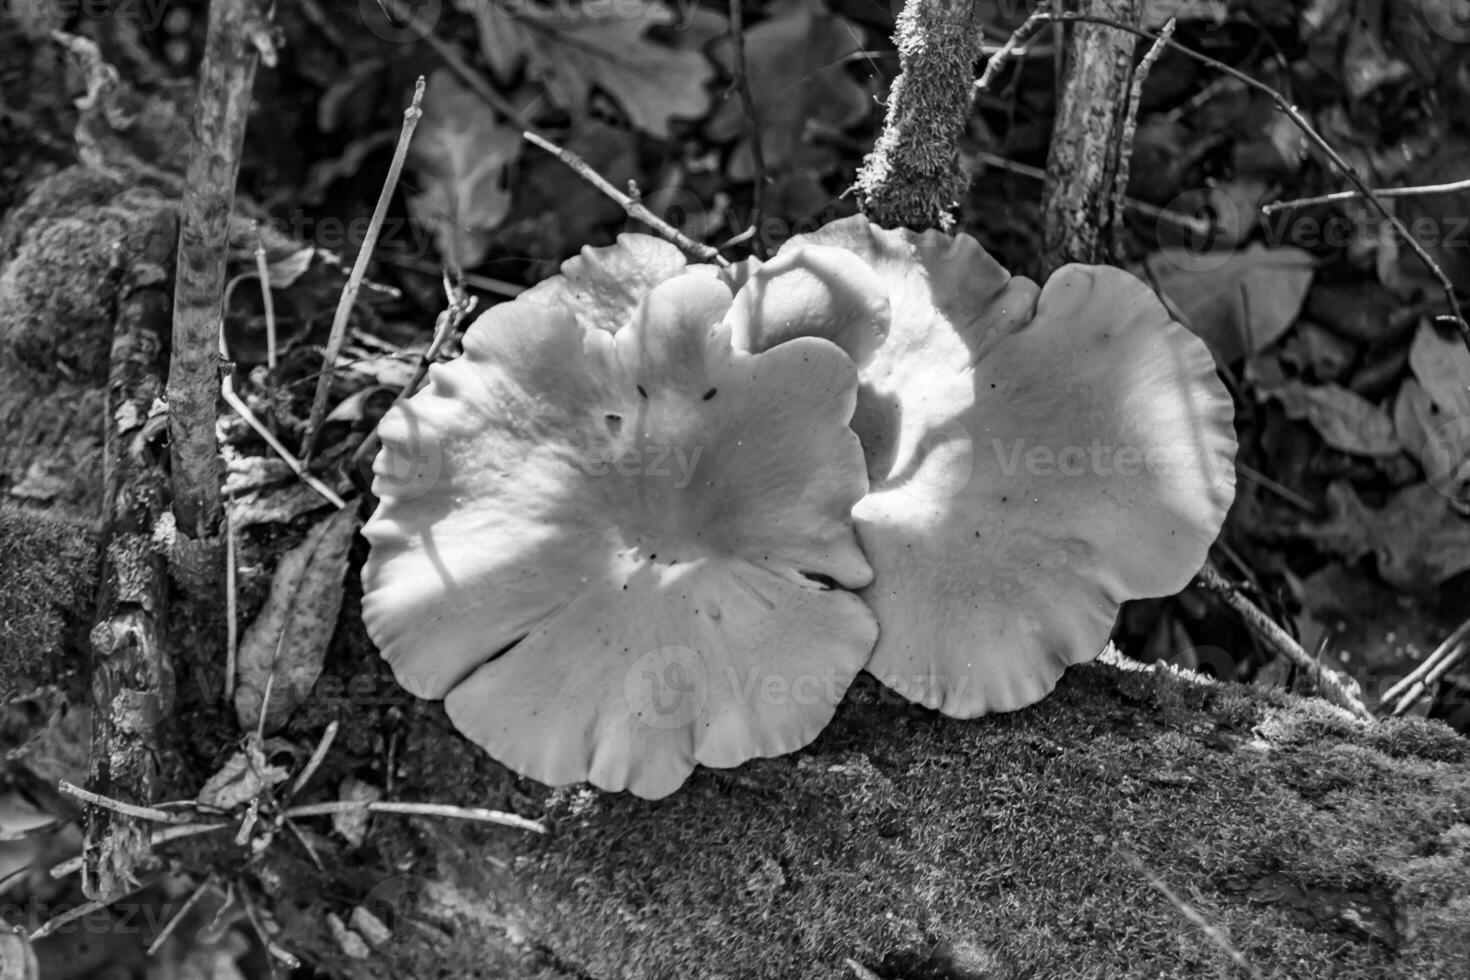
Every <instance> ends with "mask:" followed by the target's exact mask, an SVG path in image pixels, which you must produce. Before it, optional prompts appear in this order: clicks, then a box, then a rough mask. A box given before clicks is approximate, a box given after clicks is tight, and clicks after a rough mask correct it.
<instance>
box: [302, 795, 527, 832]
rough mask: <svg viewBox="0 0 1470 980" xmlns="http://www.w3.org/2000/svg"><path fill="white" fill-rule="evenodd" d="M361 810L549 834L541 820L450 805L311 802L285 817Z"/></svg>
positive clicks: (496, 811)
mask: <svg viewBox="0 0 1470 980" xmlns="http://www.w3.org/2000/svg"><path fill="white" fill-rule="evenodd" d="M357 810H367V811H368V812H369V813H402V814H408V815H410V816H419V817H444V818H447V819H450V820H476V821H479V822H480V823H493V824H498V825H499V826H501V827H513V828H515V829H516V830H528V831H531V832H532V833H536V834H544V833H546V825H545V824H543V823H541V822H540V821H537V820H529V819H527V818H526V817H519V816H516V815H515V814H514V813H503V812H501V811H500V810H486V809H483V808H481V807H464V806H450V805H448V804H445V803H391V802H384V801H381V800H373V801H369V800H336V801H333V802H329V803H308V804H306V805H305V806H293V807H291V808H290V809H289V810H286V811H284V812H282V814H281V816H283V817H285V818H286V819H287V820H297V819H300V818H301V817H320V816H325V815H327V814H332V813H352V812H354V811H357Z"/></svg>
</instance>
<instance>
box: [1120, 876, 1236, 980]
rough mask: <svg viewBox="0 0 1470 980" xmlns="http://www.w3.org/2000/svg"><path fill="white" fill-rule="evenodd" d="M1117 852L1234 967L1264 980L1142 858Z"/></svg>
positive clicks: (1212, 926) (1220, 934)
mask: <svg viewBox="0 0 1470 980" xmlns="http://www.w3.org/2000/svg"><path fill="white" fill-rule="evenodd" d="M1117 850H1118V856H1119V857H1121V858H1122V859H1123V861H1124V863H1126V864H1127V865H1128V866H1129V867H1130V868H1132V869H1133V870H1134V871H1137V872H1138V873H1139V874H1141V875H1143V877H1144V878H1146V879H1147V880H1148V883H1149V884H1150V885H1152V886H1153V887H1154V890H1155V891H1157V892H1158V893H1159V894H1160V895H1163V896H1164V898H1166V899H1168V901H1169V904H1170V905H1172V906H1174V908H1175V909H1177V910H1178V912H1179V914H1180V915H1182V916H1184V918H1186V919H1188V920H1189V921H1190V922H1192V923H1193V924H1194V925H1195V927H1196V928H1198V929H1199V931H1200V932H1202V933H1204V934H1205V938H1206V939H1208V940H1209V941H1210V942H1212V943H1214V944H1215V946H1216V947H1217V948H1219V949H1220V950H1221V951H1222V952H1223V953H1224V954H1225V955H1226V956H1228V957H1230V959H1231V960H1232V961H1233V962H1234V963H1235V965H1236V966H1238V967H1240V968H1241V969H1242V970H1244V971H1245V972H1246V973H1248V974H1250V975H1251V977H1252V978H1254V980H1265V978H1264V977H1262V976H1261V971H1259V970H1257V969H1256V968H1255V967H1254V966H1253V965H1252V964H1251V962H1250V960H1248V959H1246V958H1245V954H1244V953H1242V952H1241V951H1240V950H1238V949H1236V948H1235V946H1234V945H1232V944H1231V942H1230V940H1229V938H1228V937H1226V935H1225V934H1224V933H1223V932H1221V931H1220V930H1219V929H1217V928H1215V926H1214V924H1212V923H1211V922H1210V920H1209V919H1206V918H1205V917H1204V916H1203V915H1201V914H1200V912H1199V910H1198V909H1196V908H1195V907H1194V906H1193V905H1190V904H1189V903H1188V902H1186V901H1185V900H1184V899H1182V898H1180V897H1179V896H1178V895H1177V894H1175V892H1174V889H1172V888H1170V887H1169V883H1168V882H1166V881H1164V879H1163V878H1162V877H1160V876H1159V875H1158V874H1156V873H1154V872H1153V871H1152V870H1150V869H1149V867H1148V866H1147V865H1145V864H1144V863H1143V859H1142V858H1140V857H1139V856H1138V855H1137V854H1135V853H1133V852H1132V851H1130V850H1128V849H1127V848H1124V847H1120V848H1118V849H1117Z"/></svg>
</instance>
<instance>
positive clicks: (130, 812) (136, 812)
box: [56, 779, 189, 824]
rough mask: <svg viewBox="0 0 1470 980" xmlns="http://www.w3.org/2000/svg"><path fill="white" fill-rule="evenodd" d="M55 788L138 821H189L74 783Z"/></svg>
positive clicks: (64, 783) (61, 784)
mask: <svg viewBox="0 0 1470 980" xmlns="http://www.w3.org/2000/svg"><path fill="white" fill-rule="evenodd" d="M56 788H57V789H58V790H59V791H60V792H61V793H62V794H64V795H66V796H70V797H72V798H73V799H78V800H81V801H82V802H83V803H90V804H91V805H92V806H100V807H102V809H104V810H111V811H112V812H113V813H121V814H122V815H123V816H125V817H137V818H138V819H139V820H152V821H154V822H155V823H171V824H178V823H184V822H185V821H187V820H188V819H189V818H188V817H184V816H181V815H179V814H177V813H169V812H168V811H166V810H159V809H157V808H156V807H151V806H138V805H136V804H133V803H124V802H123V801H122V800H114V799H112V798H111V797H107V796H103V795H102V794H100V793H94V792H92V791H91V790H89V789H83V788H82V787H80V786H77V785H76V784H75V783H70V782H67V781H66V780H65V779H63V780H60V781H59V782H58V783H57V784H56Z"/></svg>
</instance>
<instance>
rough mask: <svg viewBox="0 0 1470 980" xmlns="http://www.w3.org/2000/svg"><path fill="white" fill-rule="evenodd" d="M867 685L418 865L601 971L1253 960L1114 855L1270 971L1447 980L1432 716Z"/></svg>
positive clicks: (1440, 768)
mask: <svg viewBox="0 0 1470 980" xmlns="http://www.w3.org/2000/svg"><path fill="white" fill-rule="evenodd" d="M874 694H875V690H874V688H872V687H868V688H866V689H860V690H859V691H857V692H855V694H854V696H853V697H851V698H850V699H849V703H848V704H847V705H846V706H845V707H844V708H843V710H842V711H841V712H840V714H839V717H838V719H837V721H836V722H835V723H834V724H833V725H832V726H831V727H830V728H829V729H828V731H827V732H826V733H824V734H823V735H822V737H821V738H820V739H819V740H818V741H817V743H816V744H815V745H814V746H813V747H811V748H810V749H809V750H807V751H805V752H802V753H799V754H797V755H794V756H789V757H786V758H782V759H776V760H767V761H762V762H758V763H753V764H749V765H747V766H744V767H742V768H740V769H738V770H735V771H732V772H724V773H722V772H701V773H699V774H697V775H696V777H695V778H694V779H693V780H692V781H691V782H690V783H689V784H688V785H687V786H686V787H685V788H684V789H683V790H681V791H680V792H679V793H677V794H675V795H674V796H673V797H671V798H669V799H667V800H664V801H661V802H657V803H649V802H642V801H638V800H634V799H630V798H628V797H625V796H610V795H606V794H596V793H592V792H587V791H560V792H557V793H554V794H552V795H551V796H550V797H549V801H548V802H549V805H550V812H551V816H552V821H553V823H554V825H555V831H554V833H553V834H551V835H550V836H548V837H546V838H544V839H539V840H534V839H529V838H527V837H524V836H519V835H512V834H510V832H506V833H505V834H500V833H498V832H495V833H492V834H491V835H490V837H489V839H488V840H486V848H485V850H484V852H483V855H482V856H481V857H480V858H479V860H480V861H483V862H485V863H484V864H483V865H481V864H479V863H478V861H477V860H476V854H475V852H474V851H473V850H470V851H468V852H466V850H465V849H464V848H463V846H462V843H463V842H462V841H459V842H458V843H456V844H455V845H453V846H452V847H451V848H450V849H449V850H446V851H441V855H440V856H441V859H442V863H440V865H439V867H438V868H437V869H435V870H434V871H432V872H431V873H433V874H434V875H435V877H436V878H437V879H438V880H440V881H443V882H445V883H448V884H450V885H451V886H457V887H459V888H461V889H462V890H464V891H465V892H466V893H479V894H481V895H484V897H485V900H486V902H488V903H490V904H493V905H496V906H498V907H500V908H501V909H502V910H503V912H504V917H503V918H502V917H497V921H498V922H499V923H500V925H499V926H497V927H495V928H496V929H497V930H499V931H501V932H508V934H509V935H510V936H511V937H512V938H514V939H516V940H517V941H520V942H522V943H525V944H529V945H532V946H534V947H536V948H538V949H539V950H541V951H543V952H545V953H548V954H551V955H552V956H553V958H554V961H555V962H556V963H557V964H558V965H559V967H560V968H561V969H562V970H564V971H566V973H567V974H568V975H573V976H579V977H585V978H597V980H613V978H624V977H626V978H635V977H636V978H650V980H652V978H695V977H698V978H701V980H714V978H736V977H771V978H778V977H779V978H786V977H832V978H836V977H855V976H859V975H860V974H859V973H857V972H856V971H855V970H854V968H853V967H852V965H851V964H849V962H848V961H849V960H851V961H853V962H854V963H856V964H859V965H861V966H862V967H864V968H866V969H868V970H870V971H871V972H872V973H873V974H875V975H877V976H879V977H884V978H936V977H954V978H971V977H986V978H1003V977H1042V978H1058V980H1061V978H1109V980H1112V978H1119V977H1148V978H1159V977H1231V976H1245V975H1248V974H1247V973H1246V972H1244V968H1242V967H1241V966H1239V965H1237V964H1236V963H1234V962H1233V961H1232V959H1231V957H1230V955H1229V954H1228V953H1227V952H1226V951H1224V950H1223V949H1222V948H1221V946H1219V945H1217V944H1216V943H1215V942H1214V941H1212V939H1211V938H1210V936H1209V935H1207V933H1206V931H1205V930H1204V929H1202V928H1201V927H1199V926H1198V925H1196V924H1194V923H1192V922H1191V921H1190V920H1189V919H1188V918H1186V916H1185V915H1184V914H1183V913H1182V912H1181V910H1180V908H1179V907H1177V906H1176V904H1175V902H1174V901H1173V900H1171V899H1170V898H1167V897H1165V895H1164V894H1162V893H1161V891H1160V890H1159V889H1158V888H1157V887H1156V886H1155V885H1154V884H1153V883H1151V882H1150V881H1149V879H1148V878H1147V877H1146V876H1145V875H1144V874H1143V873H1141V872H1140V871H1139V870H1137V869H1136V867H1135V866H1134V865H1132V864H1131V863H1130V860H1129V855H1136V857H1137V858H1138V859H1139V860H1141V862H1142V866H1143V867H1144V868H1145V869H1146V870H1147V871H1148V872H1152V874H1153V875H1154V876H1156V877H1157V878H1158V879H1160V880H1161V881H1162V882H1163V883H1164V884H1165V885H1166V886H1167V887H1168V888H1169V889H1170V890H1171V891H1172V892H1173V894H1174V896H1175V898H1176V899H1178V900H1179V901H1180V902H1182V903H1185V904H1187V905H1188V906H1189V907H1190V908H1192V909H1193V910H1194V911H1195V912H1197V913H1198V915H1199V916H1202V917H1203V920H1204V921H1205V922H1206V923H1207V924H1208V925H1210V926H1211V927H1213V929H1215V930H1217V931H1218V932H1219V934H1220V935H1221V936H1223V937H1224V939H1225V940H1226V941H1227V942H1228V943H1229V944H1230V945H1231V946H1232V947H1233V948H1234V949H1235V950H1236V951H1237V952H1238V953H1239V955H1240V956H1242V957H1244V959H1245V960H1246V961H1248V962H1249V964H1250V965H1251V967H1253V968H1254V969H1255V970H1258V971H1259V972H1260V973H1261V974H1262V975H1264V976H1267V977H1282V978H1292V980H1308V978H1315V977H1334V978H1354V977H1362V978H1393V977H1402V978H1405V980H1409V978H1412V980H1428V978H1446V980H1451V978H1454V980H1463V978H1464V977H1467V976H1470V746H1467V743H1465V742H1464V741H1463V740H1461V739H1460V738H1458V737H1457V736H1455V735H1454V734H1453V733H1452V732H1450V731H1449V730H1448V729H1445V728H1442V727H1439V726H1437V725H1433V724H1429V723H1424V722H1420V721H1416V720H1406V721H1397V722H1391V723H1381V724H1379V725H1377V726H1375V727H1369V726H1366V725H1364V724H1362V723H1359V722H1355V721H1353V720H1351V719H1349V718H1348V717H1347V716H1346V715H1343V714H1341V713H1339V712H1337V711H1336V710H1335V709H1332V708H1330V707H1328V706H1326V705H1325V704H1322V703H1320V702H1316V701H1309V700H1303V699H1298V698H1294V697H1289V696H1286V695H1284V694H1280V693H1275V692H1267V691H1256V690H1251V689H1246V688H1241V687H1232V686H1220V685H1216V684H1213V683H1200V682H1196V681H1194V680H1191V679H1186V678H1184V677H1182V676H1180V675H1177V674H1173V673H1171V672H1167V671H1162V670H1157V671H1150V670H1141V669H1128V668H1123V667H1120V666H1118V665H1114V664H1107V663H1105V664H1095V665H1091V666H1088V667H1084V668H1078V669H1074V670H1073V671H1072V672H1070V674H1069V675H1068V677H1067V678H1066V680H1065V681H1064V683H1063V684H1062V686H1061V687H1060V689H1059V690H1058V691H1057V692H1056V693H1055V694H1054V695H1053V696H1052V697H1050V698H1049V699H1047V700H1046V701H1044V702H1043V703H1041V704H1040V705H1038V706H1036V707H1034V708H1031V709H1029V710H1025V711H1021V712H1018V713H1015V714H1011V715H1003V716H993V717H988V718H982V719H979V720H975V721H970V722H960V721H954V720H951V719H946V718H943V717H941V716H938V715H935V714H931V713H928V712H924V711H921V710H918V709H915V708H912V707H907V706H900V705H894V704H892V703H878V702H879V699H878V698H876V697H875V696H874ZM864 701H866V702H867V703H861V702H864ZM445 834H446V835H447V836H446V837H444V838H442V839H441V843H445V844H446V846H448V844H447V842H448V840H449V839H450V837H455V838H458V834H457V833H451V832H450V831H448V830H447V829H446V830H445ZM500 860H503V861H506V862H508V863H507V864H505V865H501V866H500V867H496V864H497V863H498V861H500ZM425 870H427V868H426V869H425ZM496 892H498V893H499V894H500V896H501V899H502V900H501V901H500V902H498V903H497V902H494V901H493V900H492V898H491V896H492V894H494V893H496Z"/></svg>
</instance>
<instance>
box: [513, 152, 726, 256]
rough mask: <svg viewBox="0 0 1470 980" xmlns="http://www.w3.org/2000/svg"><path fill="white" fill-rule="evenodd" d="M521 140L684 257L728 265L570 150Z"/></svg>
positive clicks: (710, 249) (710, 250)
mask: <svg viewBox="0 0 1470 980" xmlns="http://www.w3.org/2000/svg"><path fill="white" fill-rule="evenodd" d="M521 138H522V139H524V140H525V141H526V142H527V143H531V144H534V145H536V146H539V147H540V148H541V149H543V150H545V151H546V152H547V153H550V154H551V155H552V156H554V157H556V158H557V159H558V160H560V161H561V162H562V163H564V164H566V165H567V166H568V167H571V168H572V169H573V170H575V171H576V172H577V176H579V177H581V178H582V179H583V180H585V181H587V183H589V184H591V185H592V186H593V187H596V188H597V189H598V190H600V191H602V193H604V194H606V195H607V196H608V197H610V198H612V199H613V200H614V201H616V202H618V205H619V206H621V207H622V209H623V210H624V211H626V212H627V213H628V217H630V218H637V219H638V220H639V221H641V222H643V223H644V224H645V225H648V226H649V227H650V228H652V229H653V230H654V233H655V234H657V235H658V236H659V237H660V238H662V239H664V240H665V241H667V242H672V243H673V244H675V245H677V246H679V248H680V249H681V250H682V251H683V252H684V254H686V255H689V256H691V257H693V258H696V259H698V260H699V261H701V262H713V263H715V264H716V265H719V266H727V265H729V264H730V260H729V259H727V258H725V257H724V256H723V255H721V254H720V253H719V252H717V251H715V250H714V249H713V248H711V247H710V246H708V245H701V244H700V243H699V242H696V241H695V240H694V239H692V238H690V237H689V236H687V235H685V234H684V233H683V232H681V231H679V230H678V229H677V228H674V227H673V226H672V225H670V224H669V223H668V222H666V221H664V220H663V219H662V218H660V217H659V216H658V215H656V214H654V213H653V212H652V211H650V210H648V208H646V207H644V206H643V204H642V203H641V202H639V201H636V200H634V199H633V198H632V197H630V196H628V195H627V194H624V193H623V192H622V191H620V190H618V189H617V188H616V187H614V186H613V185H612V184H610V183H608V182H607V180H606V179H604V178H603V176H602V175H601V174H599V173H598V172H597V171H596V170H593V169H592V167H591V165H590V164H588V163H587V161H586V160H583V159H582V158H581V157H579V156H577V154H575V153H573V152H572V151H571V150H568V149H565V148H563V147H560V146H557V145H556V144H555V143H553V142H551V141H550V140H548V139H546V138H544V137H542V136H538V135H537V134H535V133H533V132H531V131H530V130H526V131H525V132H523V133H521Z"/></svg>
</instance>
